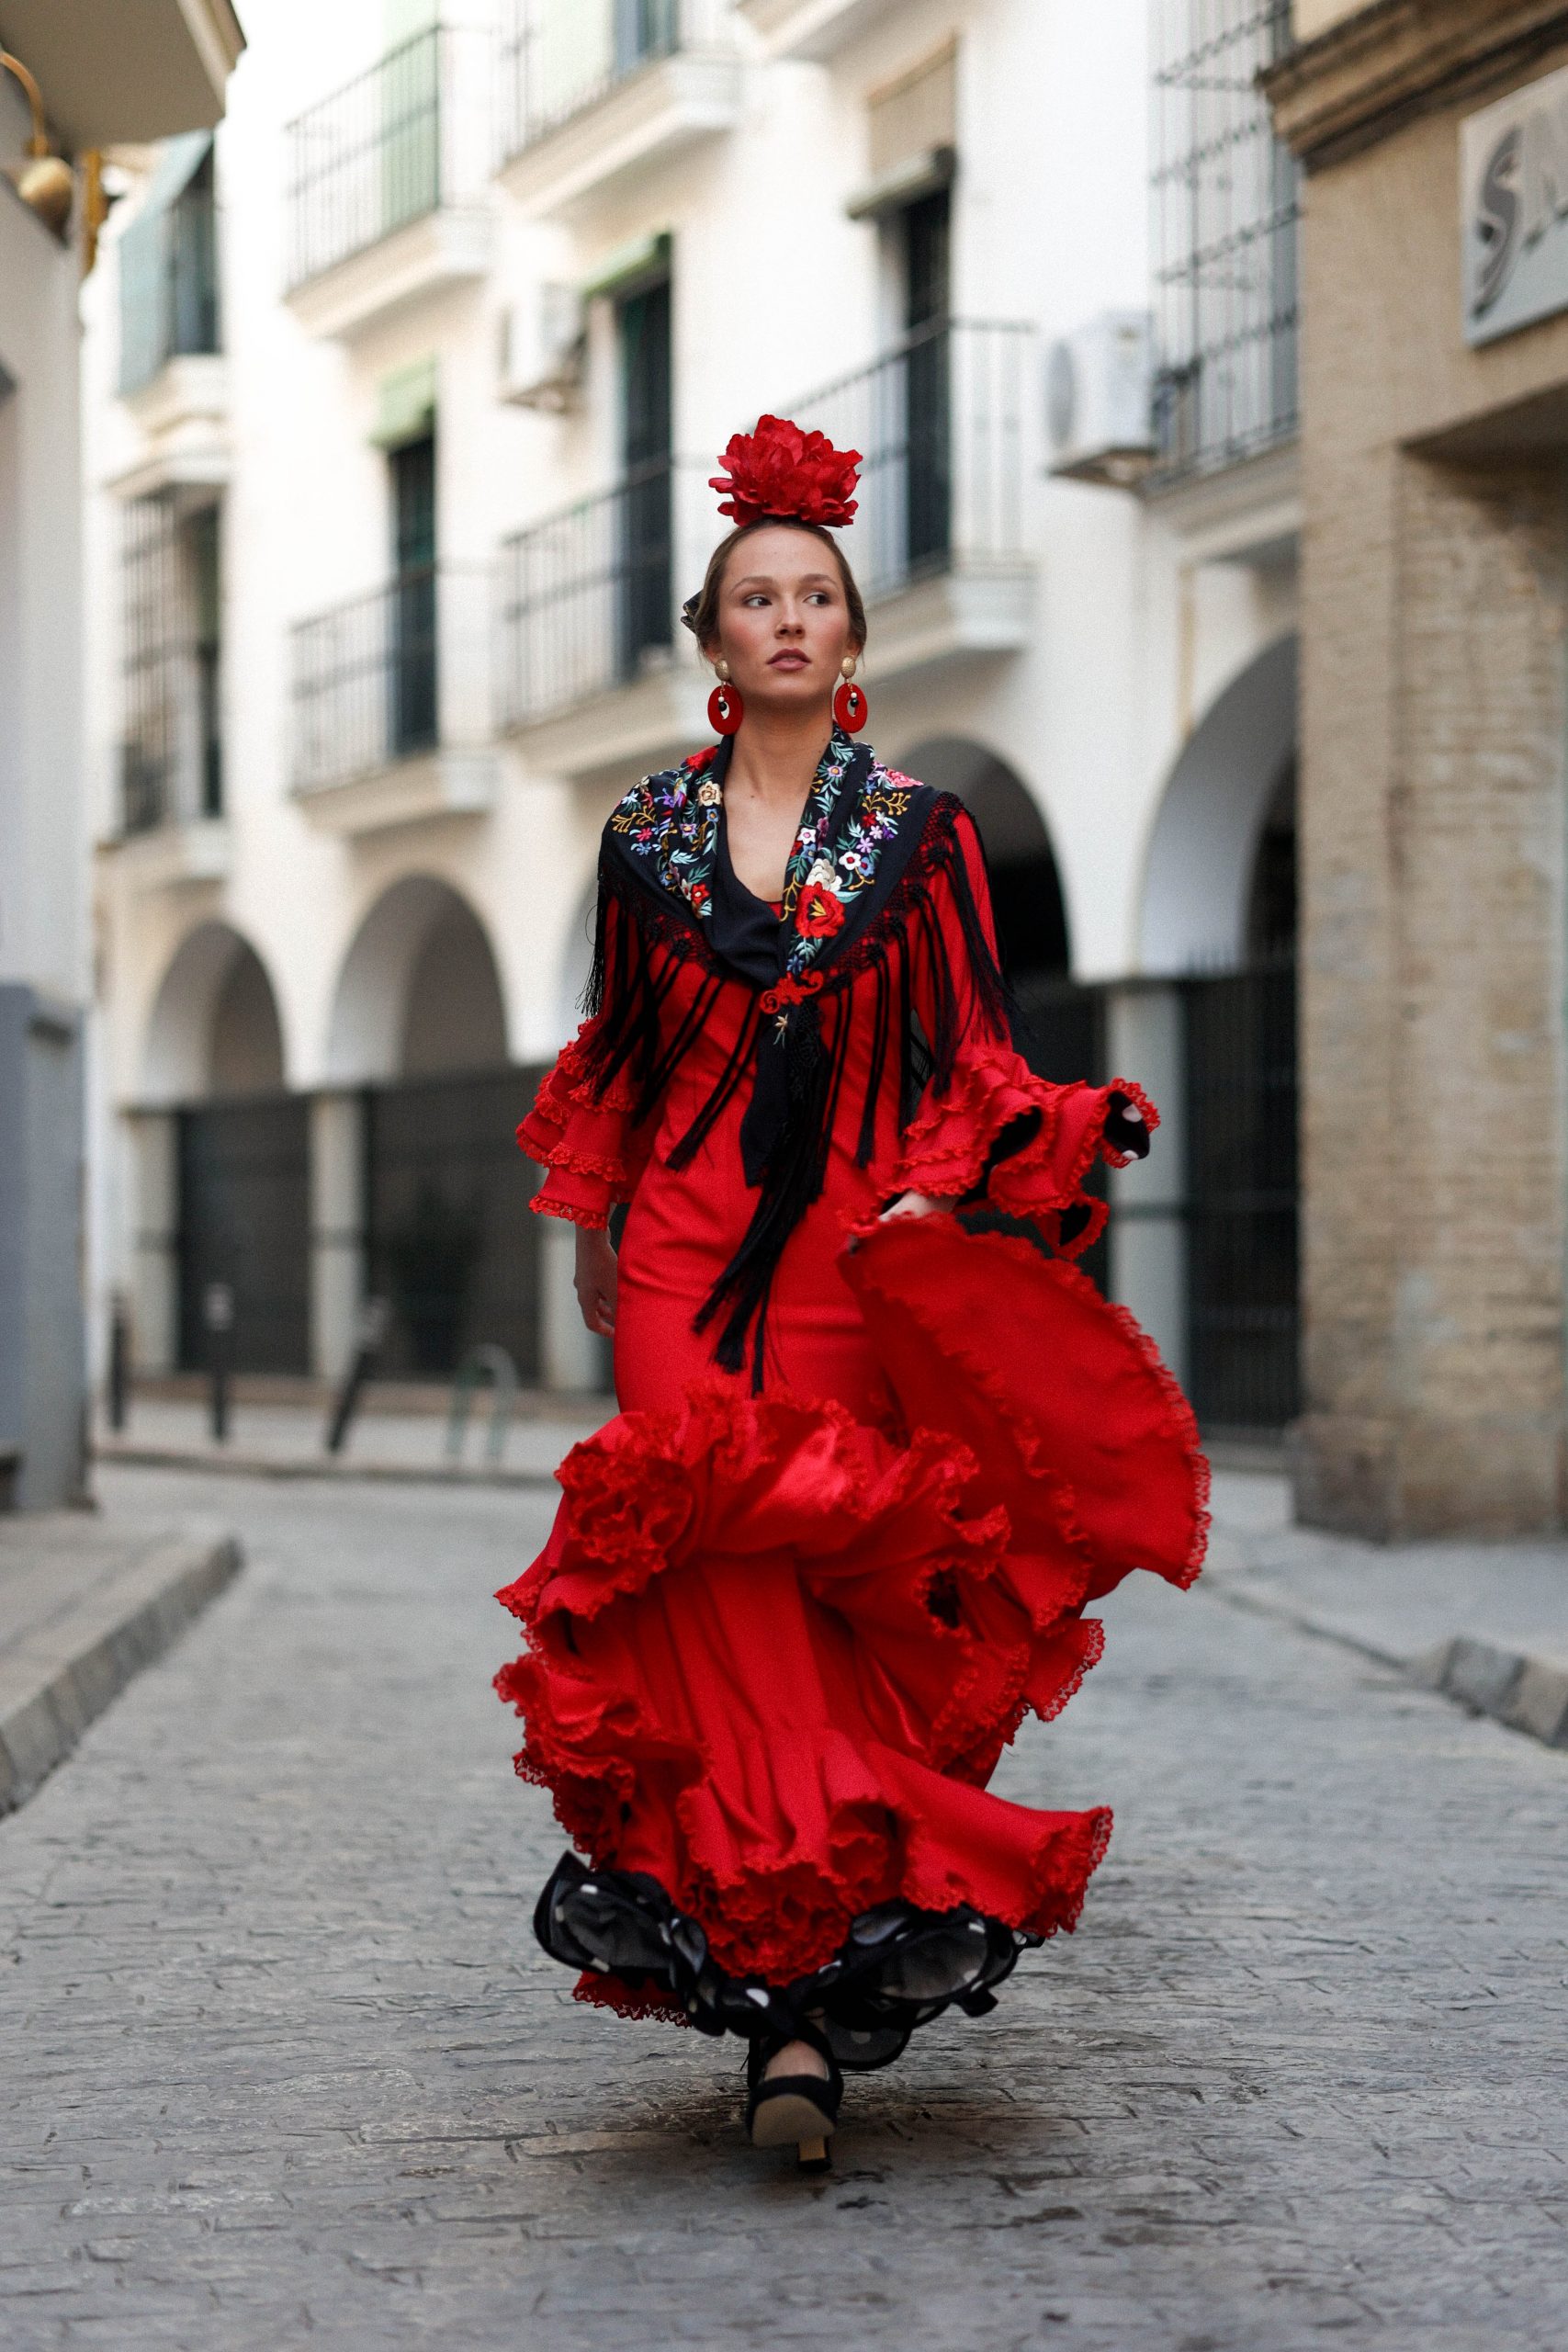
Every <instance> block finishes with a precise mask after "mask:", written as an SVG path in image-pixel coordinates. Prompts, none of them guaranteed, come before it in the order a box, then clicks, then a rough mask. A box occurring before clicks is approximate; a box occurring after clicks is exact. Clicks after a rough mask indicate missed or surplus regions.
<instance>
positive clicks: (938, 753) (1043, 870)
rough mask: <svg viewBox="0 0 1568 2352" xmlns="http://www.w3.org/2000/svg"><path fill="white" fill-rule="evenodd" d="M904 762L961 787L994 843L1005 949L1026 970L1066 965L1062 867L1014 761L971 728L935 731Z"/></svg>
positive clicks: (990, 845) (995, 894)
mask: <svg viewBox="0 0 1568 2352" xmlns="http://www.w3.org/2000/svg"><path fill="white" fill-rule="evenodd" d="M898 764H899V765H900V766H901V767H903V768H905V769H907V770H908V774H909V775H916V776H919V779H920V782H921V783H922V784H930V785H934V786H936V788H937V789H938V791H940V792H952V793H954V794H956V796H957V797H958V798H959V799H960V800H962V801H963V803H964V807H965V808H966V809H968V810H969V813H970V815H971V816H972V817H973V818H974V820H975V822H976V826H977V828H978V829H979V833H980V838H981V840H982V841H983V842H985V845H986V858H987V864H988V865H989V867H990V871H991V895H992V900H993V903H994V905H995V908H996V916H997V931H998V936H999V938H1000V941H1001V947H1002V956H1003V960H1004V962H1005V963H1006V964H1007V966H1008V967H1009V969H1010V971H1011V972H1012V973H1013V974H1014V975H1015V976H1016V977H1018V978H1025V977H1027V976H1029V975H1031V974H1033V975H1036V976H1040V975H1046V974H1059V973H1066V971H1068V970H1069V969H1070V967H1071V963H1072V956H1071V947H1070V941H1069V937H1068V932H1067V914H1066V899H1065V897H1064V895H1063V890H1062V881H1061V874H1060V871H1059V869H1058V867H1057V864H1056V857H1055V851H1054V849H1053V847H1052V844H1051V836H1050V833H1049V831H1048V830H1047V828H1046V824H1045V820H1044V818H1043V815H1042V813H1041V809H1040V804H1039V802H1038V801H1037V800H1036V799H1035V797H1034V796H1033V794H1032V792H1031V791H1030V790H1029V787H1028V786H1027V785H1025V784H1024V783H1023V781H1022V780H1021V777H1020V776H1019V775H1016V774H1015V772H1014V771H1013V769H1011V768H1010V766H1009V765H1008V763H1007V762H1006V761H1005V760H1003V759H1000V758H998V755H997V753H996V752H992V751H990V750H988V749H987V746H986V745H985V744H984V743H976V742H974V741H971V740H970V739H969V738H968V737H966V736H961V735H935V736H931V737H929V738H928V739H927V740H926V741H923V742H919V743H917V744H915V745H914V746H913V748H912V749H911V750H910V751H909V752H908V753H907V754H906V755H905V756H904V757H903V758H902V759H900V761H899V763H898Z"/></svg>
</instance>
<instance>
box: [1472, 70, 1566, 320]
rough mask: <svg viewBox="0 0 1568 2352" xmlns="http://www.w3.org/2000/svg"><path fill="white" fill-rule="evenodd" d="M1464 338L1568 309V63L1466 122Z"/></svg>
mask: <svg viewBox="0 0 1568 2352" xmlns="http://www.w3.org/2000/svg"><path fill="white" fill-rule="evenodd" d="M1460 207H1461V212H1460V243H1461V275H1462V279H1463V289H1462V300H1463V303H1464V339H1465V341H1466V343H1491V342H1492V341H1493V340H1494V338H1495V336H1497V335H1500V334H1513V332H1514V330H1515V328H1516V327H1523V326H1529V323H1530V322H1531V321H1532V320H1534V319H1544V318H1550V317H1551V313H1552V312H1553V311H1562V310H1568V66H1564V67H1562V68H1561V69H1560V70H1559V71H1558V72H1557V73H1555V74H1545V75H1543V77H1542V78H1541V80H1540V81H1539V82H1529V83H1527V84H1526V85H1525V87H1524V88H1523V89H1522V90H1514V91H1512V92H1511V93H1510V94H1509V96H1507V97H1506V98H1499V99H1498V100H1497V101H1496V103H1495V105H1494V106H1489V107H1483V108H1482V110H1481V112H1480V113H1479V114H1472V115H1471V116H1470V117H1469V118H1468V119H1467V120H1466V121H1465V122H1463V123H1462V124H1461V127H1460Z"/></svg>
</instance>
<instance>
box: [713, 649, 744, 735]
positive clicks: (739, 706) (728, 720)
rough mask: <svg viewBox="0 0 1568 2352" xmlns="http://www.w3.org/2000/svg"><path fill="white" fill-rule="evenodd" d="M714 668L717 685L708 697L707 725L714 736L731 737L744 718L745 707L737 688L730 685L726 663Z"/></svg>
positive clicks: (718, 664)
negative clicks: (716, 672) (715, 669)
mask: <svg viewBox="0 0 1568 2352" xmlns="http://www.w3.org/2000/svg"><path fill="white" fill-rule="evenodd" d="M716 668H717V671H718V684H717V685H716V686H715V688H714V690H713V692H712V694H711V695H709V696H708V725H709V726H710V727H711V728H712V729H713V731H714V733H715V734H716V735H733V734H735V733H736V732H737V731H738V730H739V726H740V722H741V720H742V719H743V718H745V716H746V705H745V704H744V702H743V701H742V700H741V698H740V689H739V686H735V685H731V684H730V681H729V664H728V662H718V663H717V664H716Z"/></svg>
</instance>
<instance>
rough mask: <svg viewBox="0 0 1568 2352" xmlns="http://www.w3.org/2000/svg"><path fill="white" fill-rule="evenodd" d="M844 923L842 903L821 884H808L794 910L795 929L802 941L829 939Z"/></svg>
mask: <svg viewBox="0 0 1568 2352" xmlns="http://www.w3.org/2000/svg"><path fill="white" fill-rule="evenodd" d="M843 923H844V902H843V900H842V899H838V898H835V897H834V895H833V893H832V891H831V890H829V888H827V887H826V886H825V885H824V884H823V883H821V882H808V883H807V886H806V888H805V889H804V890H803V891H802V892H801V894H800V904H799V906H798V907H796V909H795V929H796V931H798V932H799V933H800V935H801V937H802V938H803V939H831V938H832V936H833V933H835V932H836V931H841V930H842V929H843Z"/></svg>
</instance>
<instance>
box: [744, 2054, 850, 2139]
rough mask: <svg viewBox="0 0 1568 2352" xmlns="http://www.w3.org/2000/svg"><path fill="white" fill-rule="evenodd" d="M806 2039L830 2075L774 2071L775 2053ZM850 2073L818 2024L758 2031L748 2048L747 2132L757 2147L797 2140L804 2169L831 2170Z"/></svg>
mask: <svg viewBox="0 0 1568 2352" xmlns="http://www.w3.org/2000/svg"><path fill="white" fill-rule="evenodd" d="M790 2041H804V2042H805V2043H806V2044H807V2047H808V2048H810V2049H812V2050H815V2051H816V2052H817V2053H818V2056H819V2057H820V2058H821V2059H822V2061H823V2063H824V2064H825V2065H826V2066H827V2069H828V2072H827V2074H826V2075H768V2074H767V2073H766V2072H765V2069H766V2067H767V2065H768V2063H769V2061H770V2059H773V2058H776V2057H777V2055H778V2053H779V2052H780V2051H781V2050H783V2049H784V2047H785V2045H786V2043H787V2042H790ZM843 2096H844V2078H843V2075H841V2074H840V2071H839V2062H838V2060H837V2059H836V2058H835V2057H834V2055H833V2052H832V2051H831V2049H830V2048H829V2043H828V2037H827V2035H826V2034H824V2033H822V2032H821V2031H820V2030H818V2028H817V2027H816V2026H814V2025H802V2026H800V2027H799V2028H797V2030H795V2032H794V2033H791V2034H788V2035H774V2034H757V2035H755V2036H753V2038H752V2040H751V2041H750V2045H749V2047H748V2050H747V2053H746V2136H747V2138H748V2139H749V2140H750V2143H751V2145H752V2146H753V2147H754V2148H787V2147H788V2146H789V2144H790V2143H791V2142H792V2141H793V2142H794V2143H795V2145H796V2147H798V2149H799V2151H800V2168H801V2170H802V2172H826V2171H827V2170H828V2169H829V2165H830V2163H831V2158H830V2157H829V2154H828V2143H829V2140H830V2139H831V2138H832V2136H833V2132H834V2131H835V2129H836V2127H837V2125H838V2120H839V2106H840V2101H841V2100H842V2098H843Z"/></svg>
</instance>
